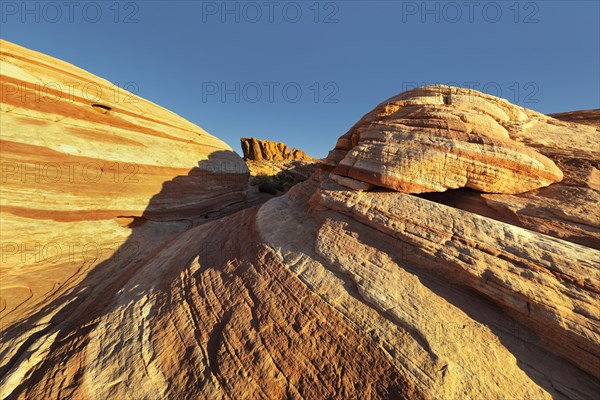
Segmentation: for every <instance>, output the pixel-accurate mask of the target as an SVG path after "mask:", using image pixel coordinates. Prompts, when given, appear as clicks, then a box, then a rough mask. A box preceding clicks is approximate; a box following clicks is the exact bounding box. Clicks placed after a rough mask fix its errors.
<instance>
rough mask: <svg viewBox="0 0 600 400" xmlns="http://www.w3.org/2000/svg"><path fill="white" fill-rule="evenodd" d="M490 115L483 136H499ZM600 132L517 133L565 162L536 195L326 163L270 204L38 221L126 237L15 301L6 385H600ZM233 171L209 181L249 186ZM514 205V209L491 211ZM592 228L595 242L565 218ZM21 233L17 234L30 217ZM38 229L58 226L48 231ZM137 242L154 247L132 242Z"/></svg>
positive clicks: (183, 392)
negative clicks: (388, 183)
mask: <svg viewBox="0 0 600 400" xmlns="http://www.w3.org/2000/svg"><path fill="white" fill-rule="evenodd" d="M9 68H10V67H9ZM2 71H3V72H4V65H3V69H2ZM481 107H487V106H486V105H485V104H482V105H481ZM528 113H530V111H527V112H526V113H525V114H527V115H529V114H528ZM531 113H533V112H531ZM4 115H5V114H3V122H2V123H3V124H4ZM75 115H77V114H75ZM69 118H74V119H76V118H75V117H74V116H70V117H69ZM448 118H449V119H450V120H452V118H451V117H448ZM536 118H537V117H536ZM423 121H425V122H427V121H428V120H427V119H423V120H422V121H421V123H422V122H423ZM442 121H443V119H442ZM536 121H537V120H536ZM438 122H439V121H437V120H436V119H435V118H433V122H432V123H438ZM14 126H18V125H14ZM24 126H28V125H24ZM478 126H479V125H478ZM491 126H493V127H492V128H490V132H487V131H486V132H482V133H481V135H483V136H486V135H488V136H490V137H494V140H495V136H494V135H495V134H496V133H497V132H496V131H495V129H496V128H495V126H494V125H491ZM3 131H4V125H3ZM13 132H18V131H13ZM22 132H23V133H22V135H24V137H26V138H29V136H28V135H27V134H26V132H27V130H26V129H25V130H23V131H22ZM494 132H496V133H494ZM597 134H598V132H597V131H596V130H595V129H594V128H593V127H589V126H587V127H586V126H583V125H578V124H573V123H566V122H559V121H557V120H554V119H550V118H548V119H544V118H540V120H539V122H531V123H530V124H527V126H526V127H523V129H520V130H516V131H514V132H513V133H511V140H513V141H515V143H521V144H522V145H523V147H524V148H526V149H529V150H528V151H531V153H528V154H530V157H531V158H532V159H536V160H538V161H539V160H543V159H540V158H539V157H540V156H539V155H535V154H536V152H539V154H543V155H544V156H545V157H547V158H548V159H549V160H551V162H552V163H555V164H556V165H558V167H559V168H560V169H561V170H563V171H564V175H565V179H564V181H563V182H561V183H560V184H554V185H551V186H549V187H547V188H543V189H538V190H532V191H529V192H527V193H525V194H518V195H513V194H493V195H492V194H484V193H478V192H471V193H470V194H474V195H476V196H477V197H474V199H475V200H473V201H465V202H462V201H461V199H462V198H461V197H460V196H462V195H463V194H464V195H466V192H465V191H462V192H461V191H447V192H446V193H434V194H428V195H420V196H421V197H419V196H414V195H410V194H405V193H399V192H396V191H382V190H373V191H369V190H368V189H369V186H368V185H367V184H365V182H364V181H362V180H354V181H353V180H352V179H354V178H352V177H347V176H341V175H336V174H332V173H330V172H329V171H327V170H325V169H324V170H321V171H318V172H317V173H316V174H314V175H313V176H312V177H311V178H310V179H308V180H307V181H305V182H303V183H300V184H298V185H296V186H294V187H293V188H292V189H291V190H290V191H289V192H288V193H287V194H285V195H283V196H280V197H276V198H274V199H272V200H270V201H268V202H266V203H265V204H263V205H262V206H257V207H253V208H249V209H246V210H243V211H240V212H237V213H235V214H232V215H229V216H227V217H224V218H221V219H217V220H214V221H210V222H207V223H201V222H199V221H198V220H194V219H188V220H186V221H184V222H181V221H164V220H162V221H153V220H148V221H147V222H146V223H140V222H139V221H138V220H134V223H132V224H129V226H128V227H127V228H125V227H121V226H120V225H118V224H116V223H114V221H113V223H112V224H110V223H108V222H103V220H98V221H94V222H93V223H89V224H87V225H60V227H64V228H65V229H63V230H60V229H58V230H56V228H57V226H58V225H56V224H57V221H54V220H52V219H47V220H43V221H42V220H37V221H36V222H35V223H36V224H37V226H40V227H42V226H46V227H48V229H49V230H56V231H54V232H53V234H54V235H55V236H56V237H57V238H61V239H62V238H63V237H67V238H69V237H70V236H69V235H71V233H70V232H71V231H72V235H75V234H78V235H80V236H86V235H96V236H100V235H107V237H108V236H112V237H113V238H120V237H122V238H125V239H124V242H123V243H121V244H120V245H119V246H118V250H117V251H115V252H113V253H111V255H110V256H109V257H108V258H106V259H104V260H102V261H101V262H99V263H88V264H89V265H88V264H85V263H82V262H80V261H79V260H71V262H70V263H65V265H64V266H65V268H67V267H68V268H71V269H73V270H76V273H75V274H74V275H73V276H72V277H69V278H67V279H64V278H61V279H60V285H58V289H54V291H52V290H49V291H48V293H50V295H49V298H40V296H37V297H36V298H34V299H33V300H29V299H25V302H24V303H23V304H24V305H23V306H22V305H16V306H12V308H10V309H8V308H7V307H4V308H3V311H2V312H3V314H2V315H1V316H2V317H3V320H2V321H3V324H2V328H1V331H0V334H1V335H2V341H0V354H1V355H2V356H1V357H0V394H1V395H2V397H6V398H17V399H33V398H35V399H38V398H66V399H87V398H134V399H138V398H147V399H163V398H235V399H238V398H263V399H280V398H292V399H303V398H306V399H308V398H336V399H346V398H360V399H362V398H374V399H380V398H381V399H384V398H386V399H388V398H398V399H463V398H473V399H499V400H500V399H502V400H505V399H507V398H510V399H517V398H518V399H522V398H523V399H594V398H595V397H596V396H597V393H598V392H599V391H600V380H599V379H600V359H599V354H600V351H599V350H600V323H599V321H600V310H599V309H598V306H597V305H598V304H599V303H600V262H599V257H600V252H599V251H598V250H596V249H593V248H592V247H590V246H588V245H586V244H581V243H576V242H577V241H578V240H579V239H582V240H583V239H590V238H593V235H595V234H597V231H598V229H597V228H594V227H593V226H591V225H586V224H588V223H590V217H589V216H586V212H585V210H588V212H589V210H592V209H593V207H595V206H596V205H597V203H593V201H594V199H595V197H593V196H597V193H598V189H594V187H593V185H591V184H588V183H589V182H590V179H591V180H593V176H592V175H593V169H592V168H595V167H592V166H593V165H597V164H596V163H597V162H598V160H599V159H600V157H598V153H597V150H594V149H593V146H592V145H593V143H594V140H595V139H597ZM13 135H14V136H15V139H14V140H16V138H19V137H20V136H19V134H18V133H14V134H13ZM559 138H560V139H561V140H562V143H565V145H564V146H559V145H558V143H559ZM67 139H68V138H65V140H67ZM139 140H141V141H142V142H143V143H145V141H144V140H143V139H139ZM149 140H151V139H149ZM503 140H505V139H503ZM49 143H51V141H49ZM566 143H568V145H566ZM80 145H81V146H82V145H83V144H81V143H80ZM502 145H503V146H504V144H502ZM356 146H360V144H359V142H357V143H356V144H355V145H354V147H356ZM525 146H527V147H525ZM180 147H181V146H180ZM74 148H75V149H77V148H78V147H74ZM151 149H154V147H151ZM532 149H533V150H532ZM340 150H342V149H338V150H337V151H335V152H334V153H333V154H334V155H335V154H339V153H340ZM161 154H162V155H163V156H164V157H168V156H169V155H170V154H171V153H161ZM498 154H499V153H498ZM507 154H508V153H507ZM155 156H156V157H157V159H160V158H158V154H155ZM236 160H239V159H236ZM331 160H332V159H331V158H330V161H331ZM334 160H335V159H334ZM496 161H497V160H496ZM171 162H172V160H171ZM240 162H241V160H240ZM494 162H495V161H494ZM540 163H541V164H543V165H547V166H551V165H553V164H550V163H548V162H546V161H544V162H542V161H540ZM494 165H497V164H494ZM536 165H538V164H536ZM538 166H539V165H538ZM499 168H500V169H498V171H502V168H504V167H503V166H502V167H499ZM548 168H550V167H548ZM542 169H543V168H541V167H540V169H539V170H536V171H537V172H539V171H541V170H542ZM533 170H534V169H532V171H533ZM537 172H536V173H537ZM519 173H522V172H519ZM503 174H504V175H503V176H508V175H506V173H505V172H503ZM528 174H529V173H528ZM535 176H536V175H535V174H533V173H531V174H529V178H527V179H528V182H533V181H535V180H536V179H537V180H538V181H540V179H541V178H539V177H537V178H536V177H535ZM332 178H335V179H336V181H334V180H333V179H332ZM481 179H483V178H481ZM489 179H490V180H491V181H496V180H499V176H493V175H492V176H490V177H489ZM524 179H525V178H524ZM424 181H427V182H429V181H431V180H430V179H428V178H425V179H424ZM228 182H229V181H227V180H226V181H225V182H214V181H213V182H212V183H211V185H210V187H212V188H213V189H215V190H223V191H225V190H234V191H235V190H236V189H235V188H234V187H231V186H228V185H229V183H228ZM338 182H339V183H338ZM346 184H347V185H356V186H357V187H356V188H349V187H348V186H345V185H346ZM182 185H185V181H181V180H180V179H179V178H178V177H175V178H174V179H171V180H170V181H167V182H165V183H164V185H163V186H162V190H161V192H160V193H158V194H155V195H153V196H151V197H150V198H148V199H147V200H146V201H147V203H149V204H150V203H151V204H152V205H154V204H155V202H156V204H159V205H160V204H164V202H165V201H164V200H163V199H170V200H169V201H170V203H169V204H170V206H171V207H173V208H177V207H178V204H180V203H178V200H177V196H175V195H174V194H173V193H179V194H181V193H182ZM494 185H495V186H496V187H508V186H503V185H509V184H504V183H502V182H495V183H494ZM510 185H513V186H514V184H510ZM586 185H587V186H586ZM556 188H558V189H559V190H557V189H556ZM571 189H572V191H570V192H569V193H570V195H569V196H566V195H565V194H564V191H565V190H571ZM583 189H585V192H583V191H579V190H583ZM588 189H589V190H588ZM32 190H33V189H31V188H30V187H29V186H24V190H23V191H21V192H19V191H18V186H17V185H14V186H13V192H14V193H21V197H17V196H16V194H13V195H12V197H9V199H11V200H10V201H12V202H16V203H17V204H18V201H19V200H18V199H19V198H20V199H25V198H26V197H27V193H29V192H30V191H31V193H34V194H40V193H41V194H42V195H43V193H44V192H43V191H39V190H38V191H32ZM207 190H208V189H207ZM553 190H555V191H553ZM578 191H579V192H578ZM453 193H454V194H456V196H454V197H452V194H453ZM582 193H586V194H585V195H583V194H582ZM425 196H438V197H437V198H430V199H428V198H424V197H425ZM439 196H447V197H439ZM448 196H450V197H448ZM489 196H499V197H489ZM498 198H499V199H500V200H498ZM490 199H493V202H491V200H490ZM433 200H435V201H433ZM454 200H455V201H456V202H457V203H459V204H450V203H452V201H454ZM3 201H4V197H3ZM486 201H490V203H486ZM519 202H520V203H519ZM171 203H172V204H171ZM182 203H183V204H186V200H185V199H183V202H182ZM443 203H448V204H443ZM462 203H468V205H470V207H471V209H470V210H467V209H466V208H468V207H466V206H465V205H464V204H462ZM500 203H503V204H508V205H510V206H511V207H512V208H511V210H510V212H500V211H497V215H494V216H492V217H489V216H486V215H480V214H485V212H482V213H479V211H485V210H488V205H489V204H494V207H495V208H497V210H501V209H502V207H501V206H496V204H500ZM567 203H574V204H573V205H572V208H568V205H567ZM4 204H5V203H3V206H4ZM8 204H10V203H8ZM34 204H35V203H34ZM61 204H62V203H61ZM73 204H74V205H77V204H78V202H74V203H73ZM64 208H65V211H68V207H67V205H66V204H65V205H64ZM132 208H133V207H132ZM150 208H151V209H152V208H153V207H150ZM184 208H185V207H184ZM461 208H463V209H461ZM530 214H531V215H530ZM562 214H564V215H562ZM2 215H3V217H4V211H3V213H2ZM36 215H39V214H36ZM143 215H144V213H142V216H143ZM560 215H562V216H560ZM185 216H186V215H185V213H183V214H182V217H184V218H185ZM559 216H560V217H559ZM10 218H13V217H10ZM29 218H30V219H35V218H33V217H29ZM519 218H522V220H521V219H519ZM527 218H533V219H531V220H529V219H527ZM536 221H537V222H536ZM553 221H558V222H557V223H556V224H554V225H552V224H553V223H554V222H553ZM565 221H570V223H571V225H568V224H567V222H565ZM575 221H578V222H575ZM540 222H543V223H540ZM78 223H79V224H82V223H83V222H81V221H80V222H78ZM32 224H33V223H32ZM44 224H47V225H44ZM521 224H530V225H531V227H528V229H524V228H523V227H521V226H519V225H521ZM575 224H579V226H580V227H581V230H580V231H578V232H579V233H578V235H579V236H577V238H578V240H575V239H574V237H573V236H569V235H564V236H561V235H560V234H556V232H564V231H561V229H567V228H564V226H570V228H568V229H575V226H576V225H575ZM534 225H537V228H536V226H534ZM584 227H585V228H584ZM11 229H12V230H11V231H10V232H11V233H12V234H13V235H17V234H18V233H16V232H18V228H17V225H16V223H14V224H13V225H11ZM86 229H87V230H86ZM548 230H552V231H553V232H554V233H555V234H554V235H553V236H551V235H549V232H548ZM4 231H5V225H4V224H3V225H2V232H3V233H4ZM125 231H127V234H124V233H123V232H125ZM27 234H29V235H31V237H32V238H36V237H39V238H40V241H42V242H43V241H45V240H48V233H47V232H46V233H44V234H42V230H41V228H39V229H38V230H32V231H31V232H30V231H27ZM134 244H139V245H140V246H141V247H135V251H131V248H130V247H131V246H132V245H134ZM1 272H2V274H4V275H3V281H2V287H1V288H0V289H1V290H2V296H3V298H4V293H5V284H4V282H5V281H4V277H5V276H10V279H12V283H11V286H10V287H11V290H13V291H14V290H16V289H15V288H16V287H22V288H27V287H29V285H31V282H35V281H36V280H37V279H40V278H41V279H43V280H44V279H47V275H45V274H48V273H54V274H57V272H56V271H52V270H50V272H46V269H45V267H44V268H42V267H39V268H37V269H36V268H31V267H30V266H27V265H25V266H20V267H19V268H18V269H16V268H13V269H10V268H9V269H8V273H5V267H4V264H3V266H2V271H1ZM57 280H59V279H58V278H57ZM9 293H14V292H9Z"/></svg>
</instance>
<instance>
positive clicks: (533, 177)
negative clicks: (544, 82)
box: [328, 85, 563, 194]
mask: <svg viewBox="0 0 600 400" xmlns="http://www.w3.org/2000/svg"><path fill="white" fill-rule="evenodd" d="M545 119H548V118H547V117H545V116H543V115H542V114H539V113H535V112H533V111H530V110H527V109H524V108H522V107H518V106H514V105H512V104H510V103H509V102H507V101H506V100H504V99H499V98H497V97H493V96H489V95H485V94H483V93H480V92H477V91H475V90H469V89H461V88H455V87H449V86H441V85H439V86H438V85H436V86H426V87H422V88H417V89H414V90H411V91H408V92H404V93H402V94H400V95H398V96H395V97H392V98H391V99H388V100H386V101H384V102H383V103H381V104H379V105H378V106H377V107H376V108H375V109H374V110H373V111H371V112H370V113H368V114H367V115H365V116H364V117H363V118H362V119H361V120H360V121H359V122H358V123H356V125H354V126H353V127H352V128H351V129H350V130H349V131H348V132H347V133H346V134H344V135H343V136H342V137H341V138H340V139H339V140H338V142H337V145H336V147H335V150H333V151H332V152H331V153H330V155H329V157H328V161H329V163H330V164H331V165H334V166H335V169H334V172H335V173H336V174H337V175H341V176H346V177H349V178H353V179H355V180H359V181H362V182H365V183H368V184H372V185H375V186H381V187H386V188H390V189H394V190H397V191H400V192H404V193H423V192H443V191H445V190H447V189H458V188H463V187H467V188H472V189H476V190H479V191H482V192H486V193H509V194H514V193H522V192H526V191H529V190H532V189H537V188H540V187H545V186H548V185H550V184H551V183H554V182H559V181H561V180H562V178H563V174H562V172H561V171H560V169H559V168H557V166H556V165H555V164H554V162H552V160H550V159H549V158H547V157H545V156H543V155H541V154H540V153H538V152H536V151H535V150H534V149H532V148H530V147H528V146H525V145H523V144H522V143H519V142H518V141H516V140H514V136H515V133H516V132H520V131H523V130H526V129H527V128H528V126H529V125H531V124H532V123H537V122H538V120H542V121H544V120H545Z"/></svg>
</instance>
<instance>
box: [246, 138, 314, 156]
mask: <svg viewBox="0 0 600 400" xmlns="http://www.w3.org/2000/svg"><path fill="white" fill-rule="evenodd" d="M240 142H241V145H242V152H243V153H244V160H246V161H283V160H312V157H309V156H308V155H307V154H306V153H305V152H304V151H302V150H300V149H291V150H290V148H289V147H288V146H287V145H286V144H285V143H278V142H273V141H270V140H261V139H256V138H241V139H240Z"/></svg>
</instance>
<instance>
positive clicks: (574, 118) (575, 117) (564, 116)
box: [549, 108, 600, 129]
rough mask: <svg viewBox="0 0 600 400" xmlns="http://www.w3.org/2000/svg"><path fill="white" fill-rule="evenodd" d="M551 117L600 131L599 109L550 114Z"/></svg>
mask: <svg viewBox="0 0 600 400" xmlns="http://www.w3.org/2000/svg"><path fill="white" fill-rule="evenodd" d="M549 116H550V117H552V118H556V119H559V120H561V121H567V122H576V123H578V124H584V125H591V126H593V127H596V128H598V129H600V108H597V109H595V110H581V111H570V112H563V113H556V114H549Z"/></svg>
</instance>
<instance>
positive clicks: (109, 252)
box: [0, 41, 248, 358]
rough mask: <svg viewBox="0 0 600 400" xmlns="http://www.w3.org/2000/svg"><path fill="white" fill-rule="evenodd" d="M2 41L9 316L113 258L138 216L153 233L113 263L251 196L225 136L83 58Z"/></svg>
mask: <svg viewBox="0 0 600 400" xmlns="http://www.w3.org/2000/svg"><path fill="white" fill-rule="evenodd" d="M0 50H1V56H0V57H1V58H0V63H1V75H0V84H1V89H2V93H1V104H0V111H1V131H2V137H1V146H0V157H1V160H2V189H1V196H0V201H1V207H2V209H1V213H0V219H1V225H2V237H1V242H2V269H1V271H0V280H1V281H2V293H1V297H0V300H1V301H0V302H1V306H0V318H2V323H3V326H7V325H10V324H11V323H12V321H15V320H18V319H22V318H23V317H25V316H29V315H32V314H34V313H35V312H36V311H38V310H39V309H40V308H42V307H44V306H45V305H47V304H50V303H51V302H52V301H53V300H54V299H56V298H57V297H59V296H61V295H64V294H65V293H66V292H68V291H69V290H71V289H72V286H70V285H73V284H76V283H77V282H80V281H81V280H82V279H84V278H85V276H86V275H87V274H88V273H90V271H92V270H93V269H94V268H95V267H96V266H97V265H98V264H99V263H101V262H102V261H104V260H109V259H113V260H114V258H113V256H114V255H115V252H116V251H117V249H119V248H121V246H122V245H123V244H124V243H125V242H126V240H127V238H128V236H129V235H130V232H131V229H130V228H129V227H128V225H130V224H133V223H135V224H140V223H143V222H148V221H150V222H148V224H147V225H146V226H145V227H144V229H147V230H148V231H149V235H150V236H149V238H153V239H148V240H145V239H143V238H142V237H141V236H139V237H138V238H137V239H139V240H138V243H131V241H130V242H129V244H130V249H129V250H128V251H127V255H125V254H121V259H120V260H119V262H115V268H119V265H120V263H121V262H125V261H126V260H127V259H135V258H141V257H143V255H144V254H145V252H146V250H148V249H151V248H152V247H153V246H157V245H159V244H160V240H158V238H161V237H167V236H169V235H170V234H172V233H174V232H178V231H181V230H182V229H185V228H186V226H187V223H182V222H177V221H181V220H183V219H185V218H189V217H194V216H201V215H204V214H206V213H207V212H209V211H212V210H217V209H220V208H223V207H225V206H227V205H229V204H234V203H238V202H240V201H242V200H244V199H245V190H246V182H247V179H248V169H247V167H246V165H245V163H244V162H243V160H242V159H241V158H240V157H239V156H238V155H237V154H236V153H235V152H234V151H232V149H231V148H230V147H229V146H228V145H227V144H225V143H224V142H223V141H221V140H220V139H218V138H216V137H214V136H212V135H210V134H208V133H207V132H205V131H204V130H202V129H201V128H199V127H198V126H196V125H194V124H192V123H190V122H188V121H186V120H184V119H183V118H181V117H179V116H177V115H176V114H174V113H172V112H170V111H168V110H165V109H164V108H162V107H159V106H157V105H156V104H153V103H151V102H149V101H147V100H144V99H142V98H140V97H138V96H136V95H134V94H131V93H129V92H127V91H125V90H123V89H118V88H117V87H115V86H114V85H112V84H111V83H110V82H109V81H106V80H104V79H101V78H99V77H97V76H94V75H92V74H90V73H88V72H86V71H84V70H82V69H80V68H77V67H75V66H73V65H70V64H68V63H65V62H62V61H60V60H57V59H54V58H52V57H49V56H46V55H43V54H40V53H37V52H34V51H31V50H27V49H24V48H22V47H19V46H17V45H14V44H12V43H9V42H6V41H2V42H0ZM152 221H171V222H168V223H165V224H162V225H161V224H157V223H154V222H152ZM157 242H158V243H157ZM122 253H123V251H122ZM117 264H118V265H117ZM5 357H6V354H4V356H3V357H2V358H5Z"/></svg>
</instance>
